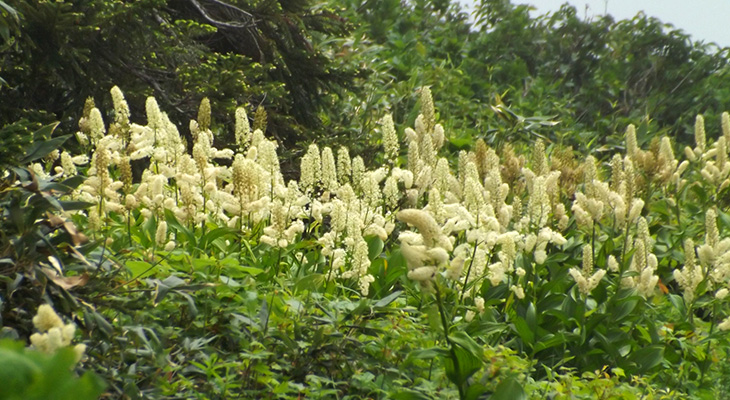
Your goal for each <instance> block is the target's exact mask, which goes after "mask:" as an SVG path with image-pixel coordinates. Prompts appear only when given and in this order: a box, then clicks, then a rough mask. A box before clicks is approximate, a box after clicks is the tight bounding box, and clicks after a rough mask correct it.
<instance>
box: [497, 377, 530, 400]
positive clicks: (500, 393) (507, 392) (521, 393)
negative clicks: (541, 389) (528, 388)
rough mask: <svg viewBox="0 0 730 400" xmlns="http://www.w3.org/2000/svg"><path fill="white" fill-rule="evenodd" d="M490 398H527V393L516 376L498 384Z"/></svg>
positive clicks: (498, 399)
mask: <svg viewBox="0 0 730 400" xmlns="http://www.w3.org/2000/svg"><path fill="white" fill-rule="evenodd" d="M489 400H527V394H526V393H525V389H523V388H522V385H520V383H519V382H517V380H516V379H515V378H512V377H509V378H506V379H505V380H503V381H502V382H500V383H499V385H497V389H495V390H494V393H493V394H492V396H491V397H490V398H489Z"/></svg>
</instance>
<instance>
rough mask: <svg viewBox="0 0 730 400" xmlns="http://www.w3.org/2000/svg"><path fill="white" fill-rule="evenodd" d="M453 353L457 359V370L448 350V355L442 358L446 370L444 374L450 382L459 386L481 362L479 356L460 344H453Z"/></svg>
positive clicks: (479, 366)
mask: <svg viewBox="0 0 730 400" xmlns="http://www.w3.org/2000/svg"><path fill="white" fill-rule="evenodd" d="M454 353H455V354H456V360H457V361H458V366H459V369H458V371H457V369H456V363H455V362H454V359H453V355H452V354H451V352H449V355H448V357H446V358H445V359H444V369H445V370H446V371H445V372H446V376H447V377H448V378H449V380H451V382H453V383H454V384H455V385H457V386H460V385H462V384H464V382H466V380H467V379H469V377H470V376H472V375H474V373H476V372H477V371H479V369H480V368H481V367H482V364H483V362H482V359H481V358H480V357H476V356H474V355H473V354H472V353H471V352H470V351H468V350H466V349H464V348H463V347H461V346H454Z"/></svg>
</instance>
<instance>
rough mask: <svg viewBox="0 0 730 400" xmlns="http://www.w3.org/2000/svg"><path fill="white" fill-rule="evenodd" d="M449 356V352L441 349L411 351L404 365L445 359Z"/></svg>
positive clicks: (431, 348)
mask: <svg viewBox="0 0 730 400" xmlns="http://www.w3.org/2000/svg"><path fill="white" fill-rule="evenodd" d="M448 355H449V351H448V350H446V349H444V348H441V347H430V348H428V349H418V350H413V351H411V352H410V353H408V356H407V357H406V360H405V363H406V365H408V364H410V363H412V362H413V360H431V359H433V358H434V357H446V356H448Z"/></svg>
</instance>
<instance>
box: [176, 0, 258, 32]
mask: <svg viewBox="0 0 730 400" xmlns="http://www.w3.org/2000/svg"><path fill="white" fill-rule="evenodd" d="M189 1H190V3H191V4H192V5H193V6H194V7H195V8H196V9H197V10H198V11H199V12H200V14H201V15H202V16H203V18H205V20H206V21H208V22H209V23H211V24H212V25H215V26H218V27H221V28H230V29H243V28H248V27H250V26H254V25H255V23H254V21H253V20H251V21H249V22H246V23H242V22H223V21H218V20H216V19H214V18H213V17H211V16H210V15H209V14H208V12H207V11H206V10H205V7H203V6H202V5H201V4H200V3H199V2H198V1H197V0H189ZM211 1H213V2H215V3H216V4H219V5H222V6H226V7H230V8H233V9H235V10H238V11H239V12H242V13H244V14H246V15H247V16H251V14H249V13H247V12H246V11H243V10H241V9H239V8H238V7H235V6H232V5H230V4H227V3H224V2H221V1H218V0H211ZM251 17H253V16H251Z"/></svg>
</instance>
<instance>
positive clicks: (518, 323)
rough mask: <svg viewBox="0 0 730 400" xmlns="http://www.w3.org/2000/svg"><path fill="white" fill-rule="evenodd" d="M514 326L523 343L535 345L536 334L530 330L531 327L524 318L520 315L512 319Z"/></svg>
mask: <svg viewBox="0 0 730 400" xmlns="http://www.w3.org/2000/svg"><path fill="white" fill-rule="evenodd" d="M512 326H513V327H514V331H515V332H516V333H517V334H518V335H519V336H520V338H521V339H522V341H523V342H525V343H527V344H534V342H535V332H534V331H533V330H532V329H530V326H529V325H527V322H526V321H525V320H524V318H522V317H520V316H518V315H517V316H515V317H514V318H513V319H512Z"/></svg>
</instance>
